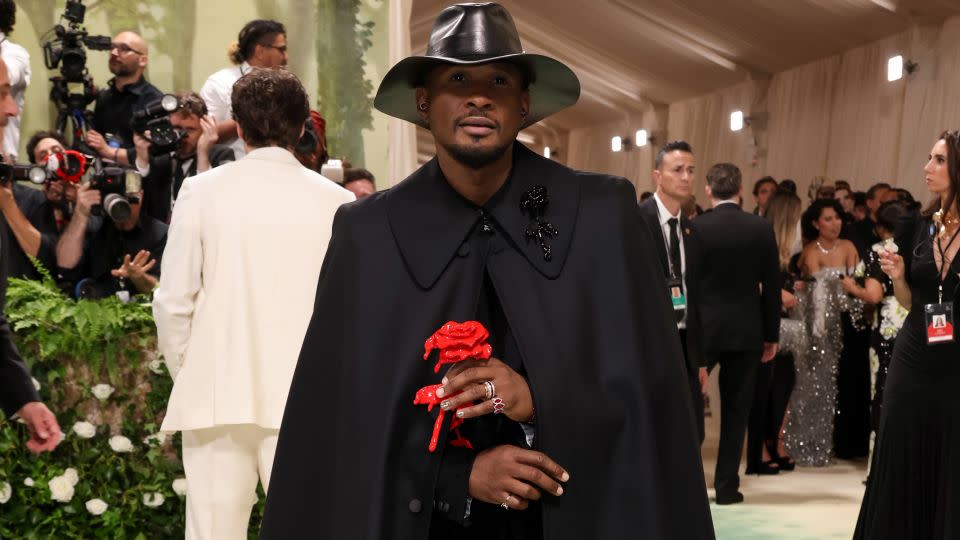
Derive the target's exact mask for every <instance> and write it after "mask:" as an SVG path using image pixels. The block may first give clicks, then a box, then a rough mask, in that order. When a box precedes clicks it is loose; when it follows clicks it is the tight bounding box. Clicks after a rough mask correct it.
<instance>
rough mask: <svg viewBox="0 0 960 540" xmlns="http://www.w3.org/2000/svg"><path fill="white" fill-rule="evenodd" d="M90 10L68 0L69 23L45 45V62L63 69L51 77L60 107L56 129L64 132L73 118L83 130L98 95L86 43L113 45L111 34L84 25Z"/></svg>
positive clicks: (57, 29)
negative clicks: (91, 31)
mask: <svg viewBox="0 0 960 540" xmlns="http://www.w3.org/2000/svg"><path fill="white" fill-rule="evenodd" d="M86 10H87V8H86V6H84V5H83V0H67V6H66V9H65V10H64V13H63V17H62V18H63V19H66V21H67V26H66V27H64V26H63V25H62V24H58V25H56V26H54V27H53V28H52V29H51V30H50V31H49V32H47V35H49V34H50V33H51V32H52V33H54V34H55V36H54V37H53V38H51V39H49V40H48V41H46V42H44V44H43V62H44V64H46V66H47V69H57V68H59V69H60V76H58V77H52V78H51V79H50V83H51V85H52V87H51V88H50V101H53V102H54V104H56V106H57V111H58V115H57V124H56V129H57V130H59V131H60V132H64V133H65V131H64V128H65V127H66V123H67V119H72V120H73V122H74V126H76V127H77V128H78V129H77V130H76V131H82V128H81V127H80V126H81V125H82V122H84V121H86V122H87V123H89V114H87V113H86V108H87V105H89V104H90V103H93V101H94V100H95V99H96V97H97V91H96V88H95V87H94V86H93V79H91V78H90V76H89V75H88V74H87V52H86V50H84V46H86V48H88V49H91V50H96V51H109V50H110V48H111V47H112V40H111V39H110V37H109V36H91V35H89V34H88V33H87V31H86V30H85V29H84V28H83V26H82V25H83V19H84V15H85V13H86Z"/></svg>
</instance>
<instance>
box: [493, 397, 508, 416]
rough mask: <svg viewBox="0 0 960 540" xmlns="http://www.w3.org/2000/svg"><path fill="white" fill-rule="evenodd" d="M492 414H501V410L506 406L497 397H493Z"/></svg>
mask: <svg viewBox="0 0 960 540" xmlns="http://www.w3.org/2000/svg"><path fill="white" fill-rule="evenodd" d="M492 401H493V414H503V409H504V407H506V405H504V404H503V399H501V398H500V397H499V396H493V400H492Z"/></svg>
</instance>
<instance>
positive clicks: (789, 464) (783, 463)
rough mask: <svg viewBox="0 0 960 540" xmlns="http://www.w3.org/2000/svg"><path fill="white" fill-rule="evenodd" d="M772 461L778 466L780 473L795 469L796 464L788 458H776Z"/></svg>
mask: <svg viewBox="0 0 960 540" xmlns="http://www.w3.org/2000/svg"><path fill="white" fill-rule="evenodd" d="M774 461H776V462H777V463H779V464H780V470H781V471H792V470H794V469H796V468H797V462H796V461H794V460H792V459H790V456H777V457H776V459H775V460H774Z"/></svg>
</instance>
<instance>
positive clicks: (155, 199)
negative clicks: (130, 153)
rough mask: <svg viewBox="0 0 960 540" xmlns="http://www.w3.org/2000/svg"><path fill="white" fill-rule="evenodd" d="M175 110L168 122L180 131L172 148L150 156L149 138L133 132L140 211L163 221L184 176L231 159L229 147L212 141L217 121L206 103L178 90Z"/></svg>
mask: <svg viewBox="0 0 960 540" xmlns="http://www.w3.org/2000/svg"><path fill="white" fill-rule="evenodd" d="M175 95H176V97H177V110H176V111H174V112H173V113H171V114H170V124H172V125H173V127H174V128H176V129H179V130H182V131H183V132H184V137H183V139H181V140H180V145H179V146H178V147H177V149H176V151H174V152H172V153H170V154H166V155H160V156H153V157H151V156H150V141H148V140H147V139H145V138H144V137H141V136H140V135H138V134H136V133H135V134H134V135H133V140H134V143H135V145H136V152H137V159H136V165H137V171H139V172H140V174H141V175H142V176H143V186H144V187H143V191H144V201H143V211H144V212H145V213H146V214H147V215H148V216H152V217H154V218H156V219H159V220H160V221H163V222H164V223H169V222H170V215H171V213H172V212H173V205H174V203H175V202H176V200H177V194H178V193H179V192H180V186H182V185H183V181H184V179H186V178H190V177H191V176H195V175H196V174H198V173H202V172H206V171H208V170H210V169H211V168H213V167H219V166H220V165H223V164H224V163H229V162H231V161H233V160H234V154H233V149H232V148H230V147H229V146H227V145H223V144H216V142H217V124H216V122H215V121H214V120H213V119H212V118H210V117H209V116H208V115H207V106H206V104H205V103H204V102H203V100H202V99H201V98H200V96H199V95H197V94H196V93H194V92H178V93H177V94H175Z"/></svg>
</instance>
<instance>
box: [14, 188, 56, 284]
mask: <svg viewBox="0 0 960 540" xmlns="http://www.w3.org/2000/svg"><path fill="white" fill-rule="evenodd" d="M13 199H14V200H15V201H16V202H17V207H18V208H20V211H21V212H22V213H23V215H24V217H26V218H27V221H29V222H30V224H31V225H33V226H34V228H36V229H37V230H38V231H40V251H38V252H37V259H38V260H39V261H40V262H41V263H42V264H43V266H44V267H46V268H47V269H48V270H50V271H51V273H55V271H56V268H57V256H56V246H57V239H58V238H59V237H60V233H59V231H58V229H57V220H56V217H54V214H53V206H51V205H50V203H49V202H48V201H47V197H46V195H44V194H43V192H42V191H40V190H38V189H33V188H29V187H27V186H24V185H22V184H19V183H16V182H15V183H14V184H13ZM4 241H5V242H6V245H7V246H10V256H9V257H8V258H7V275H8V276H9V277H13V278H26V279H40V272H38V271H37V269H36V268H34V266H33V264H32V263H31V262H30V259H29V258H28V257H27V254H26V252H24V251H23V248H22V247H21V246H20V243H19V242H17V237H16V235H14V234H13V229H12V228H11V227H9V226H8V227H7V237H6V238H5V239H4Z"/></svg>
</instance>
